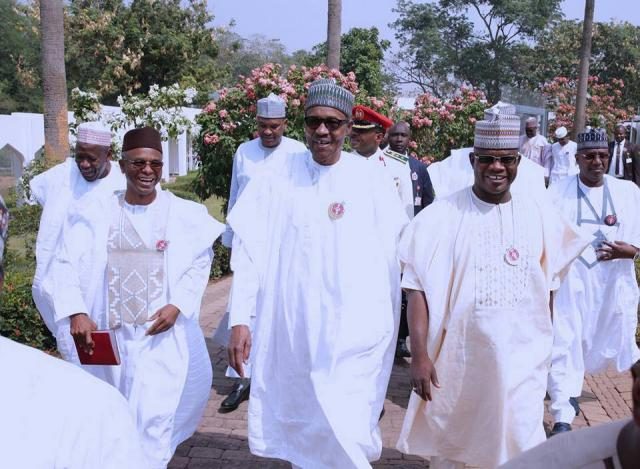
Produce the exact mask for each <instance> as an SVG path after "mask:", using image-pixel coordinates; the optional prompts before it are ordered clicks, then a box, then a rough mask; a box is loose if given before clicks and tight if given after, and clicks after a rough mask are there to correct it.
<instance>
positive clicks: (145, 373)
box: [53, 127, 224, 467]
mask: <svg viewBox="0 0 640 469" xmlns="http://www.w3.org/2000/svg"><path fill="white" fill-rule="evenodd" d="M119 163H120V169H121V171H122V172H123V173H124V175H125V178H126V180H127V189H126V191H118V192H116V193H114V194H113V195H112V196H110V197H108V198H102V199H96V200H92V201H91V203H89V204H86V205H81V206H80V207H79V208H78V209H77V210H74V211H73V212H71V213H70V215H69V219H68V221H67V226H65V230H64V232H63V239H62V249H61V250H60V252H59V253H58V254H57V255H56V258H55V261H54V262H55V264H54V273H55V282H54V287H55V288H54V290H53V291H54V304H55V306H56V308H55V313H56V315H57V319H58V320H59V319H62V318H69V319H70V324H71V326H70V327H71V335H72V336H73V337H74V339H75V341H76V345H77V347H78V348H79V349H83V350H84V351H85V352H87V353H89V354H93V353H94V352H96V347H97V345H96V342H95V341H94V339H93V337H92V334H91V333H92V332H93V331H95V330H97V329H100V330H105V329H109V330H112V331H113V336H114V337H115V338H116V342H117V345H118V348H119V351H120V358H121V364H120V365H118V366H107V365H102V366H86V365H83V368H84V369H86V370H87V371H89V372H90V373H92V374H94V375H95V376H97V377H99V378H101V379H103V380H105V381H106V382H108V383H110V384H112V385H113V386H115V387H116V388H117V389H119V390H120V392H121V393H122V395H123V396H124V397H125V398H126V399H127V401H128V402H129V407H130V409H131V412H132V413H133V416H134V420H135V421H136V424H137V428H138V431H139V434H140V438H141V440H142V447H143V451H144V453H145V456H146V458H147V461H148V465H149V467H166V465H167V464H168V463H169V461H170V459H171V457H172V455H173V452H174V451H175V448H176V446H177V445H178V444H179V443H181V442H182V441H184V440H186V439H187V438H189V436H191V434H193V432H194V431H195V430H196V428H197V426H198V423H199V421H200V419H201V417H202V415H203V413H204V408H205V405H206V403H207V400H208V398H209V394H210V392H211V378H212V376H211V362H210V360H209V355H208V353H207V348H206V346H205V343H204V337H203V335H202V330H201V329H200V326H199V324H198V316H199V313H200V302H201V300H202V295H203V293H204V289H205V287H206V285H207V281H208V279H209V271H210V268H211V262H212V260H213V250H212V245H213V242H214V241H215V239H216V238H217V237H218V236H219V235H220V234H221V233H222V231H223V230H224V225H222V224H221V223H218V222H217V221H215V220H214V219H213V218H211V217H210V216H209V215H208V214H207V210H206V208H205V207H204V206H202V205H201V204H196V203H194V202H190V201H186V200H183V199H180V198H178V197H175V196H174V195H172V194H171V193H170V192H167V191H162V190H159V189H158V188H157V185H158V183H159V182H160V179H161V177H162V166H163V161H162V145H161V139H160V134H159V133H158V131H156V130H155V129H152V128H149V127H144V128H141V129H133V130H130V131H129V132H127V133H126V134H125V136H124V140H123V143H122V159H121V160H120V162H119Z"/></svg>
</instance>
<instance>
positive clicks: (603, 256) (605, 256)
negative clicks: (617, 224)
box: [596, 241, 638, 261]
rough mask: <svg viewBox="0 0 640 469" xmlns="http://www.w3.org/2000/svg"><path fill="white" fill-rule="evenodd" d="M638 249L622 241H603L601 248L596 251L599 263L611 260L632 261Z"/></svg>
mask: <svg viewBox="0 0 640 469" xmlns="http://www.w3.org/2000/svg"><path fill="white" fill-rule="evenodd" d="M636 252H638V248H636V247H635V246H633V245H631V244H629V243H625V242H624V241H613V242H611V241H603V242H602V246H600V247H599V248H598V249H596V254H597V255H598V260H599V261H610V260H613V259H633V256H635V255H636Z"/></svg>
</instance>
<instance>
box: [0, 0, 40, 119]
mask: <svg viewBox="0 0 640 469" xmlns="http://www.w3.org/2000/svg"><path fill="white" fill-rule="evenodd" d="M38 21H39V18H38V15H37V9H35V10H34V9H33V6H32V5H25V4H24V3H23V2H17V1H16V0H0V31H2V39H1V40H0V113H9V112H16V111H34V110H35V111H41V110H42V85H41V81H40V35H39V33H38Z"/></svg>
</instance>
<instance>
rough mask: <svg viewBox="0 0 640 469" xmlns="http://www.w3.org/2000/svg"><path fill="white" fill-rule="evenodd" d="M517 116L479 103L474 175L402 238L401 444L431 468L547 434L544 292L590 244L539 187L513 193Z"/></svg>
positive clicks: (528, 443)
mask: <svg viewBox="0 0 640 469" xmlns="http://www.w3.org/2000/svg"><path fill="white" fill-rule="evenodd" d="M519 128H520V118H519V117H518V116H517V115H516V114H515V107H514V106H512V105H509V104H506V103H500V104H499V105H497V106H495V107H493V108H491V109H489V110H487V111H485V119H484V120H481V121H478V122H477V123H476V127H475V137H474V148H473V152H472V153H471V154H470V155H469V159H470V162H471V165H472V167H473V173H474V182H473V185H472V186H471V187H467V188H465V189H462V190H461V191H459V192H456V193H454V194H452V195H450V196H449V197H446V198H444V199H438V200H436V201H435V202H434V203H433V204H431V205H430V206H429V207H427V208H426V209H424V210H423V211H422V212H420V214H419V215H417V216H416V217H415V218H414V220H413V221H412V223H411V224H410V225H409V227H408V228H407V229H406V230H405V232H404V233H403V236H402V240H401V242H400V248H399V251H400V259H401V260H402V261H403V262H404V271H403V278H402V286H403V288H404V289H405V291H406V292H407V299H408V319H409V332H410V334H409V336H410V341H411V354H412V361H411V382H412V386H413V392H412V393H411V398H410V401H409V406H408V409H407V414H406V417H405V420H404V425H403V429H402V431H401V435H400V440H399V442H398V449H400V450H401V451H402V452H404V453H409V454H416V455H419V456H422V457H429V458H431V464H430V467H432V468H433V469H439V468H462V467H464V465H465V464H468V465H473V466H480V467H497V466H498V465H500V464H501V463H503V462H505V461H507V460H508V459H510V458H512V457H514V456H515V455H517V454H519V453H520V452H522V451H524V450H526V449H529V448H531V447H533V446H535V445H536V444H538V443H540V442H542V441H544V439H545V434H544V430H543V428H542V419H543V415H544V403H543V400H544V396H545V390H546V379H547V371H548V369H547V364H548V362H549V359H550V356H551V347H552V333H553V329H552V325H551V312H550V309H549V291H550V290H552V289H554V288H556V287H557V286H556V279H557V276H558V275H560V274H561V272H563V270H564V269H566V267H567V266H568V265H569V264H570V262H571V261H572V260H573V259H574V258H575V257H577V256H578V255H579V254H580V252H581V251H582V249H584V247H585V245H586V244H587V241H586V240H582V239H580V238H579V236H578V235H577V233H576V232H575V231H573V229H572V228H571V226H570V225H569V224H568V223H566V222H564V221H563V220H562V219H561V218H560V216H559V215H557V214H555V212H554V211H553V208H552V207H550V206H548V205H547V204H545V203H544V202H543V200H542V199H541V198H538V197H531V196H529V195H526V194H520V193H517V194H515V193H514V194H512V193H511V191H510V188H511V184H512V183H513V181H514V180H515V179H516V177H517V175H518V165H519V163H520V159H521V156H520V155H519V154H518V133H519Z"/></svg>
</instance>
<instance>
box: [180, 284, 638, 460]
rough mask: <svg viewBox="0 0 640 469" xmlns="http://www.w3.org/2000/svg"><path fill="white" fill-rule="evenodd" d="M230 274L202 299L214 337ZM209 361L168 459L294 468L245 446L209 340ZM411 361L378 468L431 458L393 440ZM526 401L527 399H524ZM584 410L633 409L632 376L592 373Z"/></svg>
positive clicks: (583, 418) (242, 426) (394, 385)
mask: <svg viewBox="0 0 640 469" xmlns="http://www.w3.org/2000/svg"><path fill="white" fill-rule="evenodd" d="M230 285H231V278H230V277H228V278H225V279H223V280H220V281H217V282H213V283H211V284H210V285H209V287H208V288H207V291H206V293H205V297H204V300H203V308H202V314H201V318H200V325H201V326H202V329H203V331H204V333H205V337H211V335H212V333H213V331H214V330H215V329H216V327H217V326H218V323H219V321H220V319H221V317H222V315H223V313H224V310H225V307H226V303H227V293H228V290H229V287H230ZM207 342H208V346H209V353H210V355H211V361H212V363H213V365H214V373H213V388H212V390H211V397H210V399H209V404H208V406H207V409H206V411H205V417H204V419H203V421H202V422H201V424H200V428H199V430H198V432H197V433H196V435H194V436H193V437H192V438H190V439H189V440H187V441H186V442H184V443H183V444H182V445H180V446H179V447H178V449H177V450H176V455H175V456H174V458H173V460H172V461H171V463H170V464H169V468H171V469H178V468H180V469H183V468H186V469H205V468H206V469H218V468H224V469H240V468H242V469H245V468H251V469H253V468H256V469H258V468H259V469H272V468H274V469H275V468H287V469H288V468H290V467H291V466H290V465H289V464H288V463H284V462H282V461H275V460H267V459H263V458H258V457H255V456H252V455H251V454H250V453H249V448H248V446H247V402H244V403H242V404H241V406H240V407H239V408H238V409H237V410H236V411H234V412H231V413H228V414H222V413H219V412H218V407H219V406H220V402H221V401H222V400H223V399H224V398H225V396H226V395H227V394H228V393H229V392H230V391H231V388H232V386H233V383H232V380H230V379H228V378H225V376H224V372H225V368H226V352H225V351H224V349H222V348H221V347H217V346H214V345H213V344H212V343H211V341H210V340H208V341H207ZM408 368H409V365H408V363H407V362H406V361H401V362H397V363H396V364H395V365H394V367H393V372H392V375H391V382H390V384H389V391H388V393H387V400H386V402H385V409H386V413H385V416H384V418H383V419H382V422H381V428H382V437H383V443H384V449H383V450H382V458H381V459H380V461H378V462H376V463H374V464H373V466H374V467H375V468H376V469H379V468H380V469H382V468H389V469H391V468H393V469H399V468H402V469H414V468H425V467H428V462H427V461H426V460H425V459H423V458H419V457H415V456H407V455H403V454H401V453H400V452H398V451H397V450H395V449H394V448H395V443H396V440H397V438H398V434H399V432H400V427H401V426H402V419H403V416H404V412H405V409H406V407H407V402H408V399H409V377H408V374H409V373H408ZM523 404H524V403H523ZM580 406H581V408H582V412H581V414H580V416H579V417H577V418H576V420H575V422H574V427H581V426H585V425H597V424H599V423H603V422H608V421H610V420H612V419H618V418H623V417H626V416H629V415H630V409H631V379H630V377H629V376H628V375H617V374H601V375H596V376H588V377H587V379H586V382H585V385H584V390H583V394H582V398H581V399H580ZM550 420H551V419H550V417H549V415H548V413H547V414H546V415H545V427H546V428H547V429H548V428H549V422H550Z"/></svg>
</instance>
